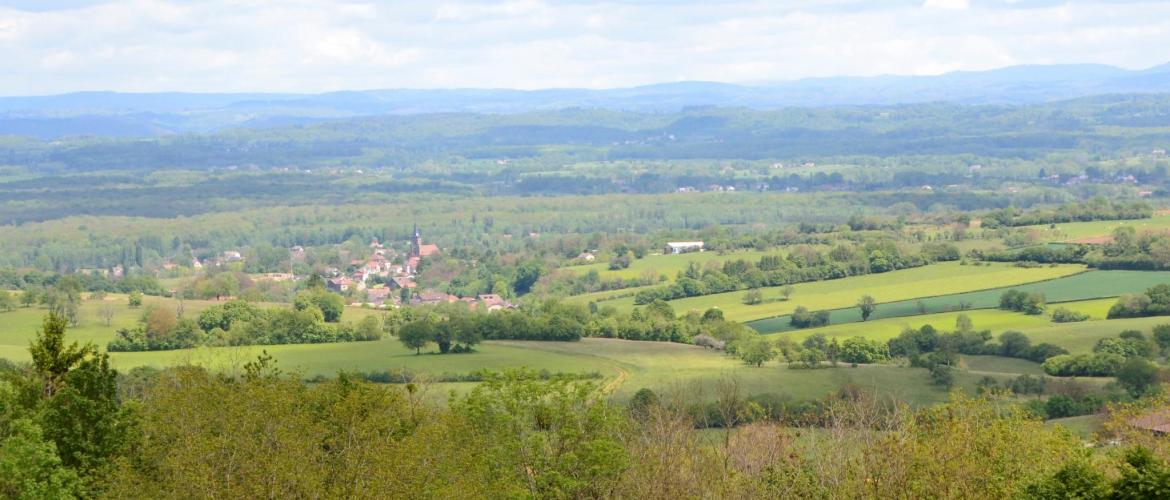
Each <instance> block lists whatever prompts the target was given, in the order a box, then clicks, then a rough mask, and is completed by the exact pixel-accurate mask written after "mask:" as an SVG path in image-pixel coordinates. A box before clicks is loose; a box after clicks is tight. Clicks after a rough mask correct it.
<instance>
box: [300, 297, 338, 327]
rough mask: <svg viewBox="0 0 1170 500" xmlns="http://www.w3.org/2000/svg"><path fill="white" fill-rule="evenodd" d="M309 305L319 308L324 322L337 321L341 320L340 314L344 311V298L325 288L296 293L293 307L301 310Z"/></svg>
mask: <svg viewBox="0 0 1170 500" xmlns="http://www.w3.org/2000/svg"><path fill="white" fill-rule="evenodd" d="M310 307H315V308H317V309H319V310H320V311H321V315H322V317H323V318H324V319H325V322H326V323H337V322H338V321H341V315H342V314H343V313H344V312H345V299H344V298H343V297H342V296H340V295H337V294H336V293H331V292H327V291H325V290H313V291H303V292H300V293H298V294H297V296H296V298H295V299H294V300H293V308H294V309H296V310H298V311H303V310H306V309H309V308H310Z"/></svg>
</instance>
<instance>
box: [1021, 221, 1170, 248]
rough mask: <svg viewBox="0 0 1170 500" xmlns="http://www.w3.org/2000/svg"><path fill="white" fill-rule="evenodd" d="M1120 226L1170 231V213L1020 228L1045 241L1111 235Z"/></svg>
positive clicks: (1138, 230) (1073, 239) (1152, 230)
mask: <svg viewBox="0 0 1170 500" xmlns="http://www.w3.org/2000/svg"><path fill="white" fill-rule="evenodd" d="M1119 227H1132V228H1134V230H1136V231H1137V232H1138V234H1141V233H1143V232H1159V233H1161V232H1166V231H1170V215H1155V216H1154V217H1151V218H1149V219H1136V220H1103V221H1091V222H1069V223H1065V224H1056V227H1055V228H1053V227H1050V225H1048V224H1041V225H1036V226H1021V227H1020V229H1024V230H1027V231H1034V232H1035V234H1037V235H1038V236H1040V237H1041V239H1042V240H1044V241H1070V242H1071V241H1077V240H1088V239H1092V238H1099V237H1105V236H1109V235H1111V234H1113V230H1114V229H1117V228H1119Z"/></svg>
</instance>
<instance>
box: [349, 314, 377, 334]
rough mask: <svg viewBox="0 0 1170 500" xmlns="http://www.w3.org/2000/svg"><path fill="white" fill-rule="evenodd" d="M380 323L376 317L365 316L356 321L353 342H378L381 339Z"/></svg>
mask: <svg viewBox="0 0 1170 500" xmlns="http://www.w3.org/2000/svg"><path fill="white" fill-rule="evenodd" d="M382 333H383V331H382V322H381V320H379V319H378V317H377V316H374V315H370V316H366V317H364V318H362V319H361V321H358V323H357V327H356V328H355V329H354V339H355V340H379V339H381V338H382Z"/></svg>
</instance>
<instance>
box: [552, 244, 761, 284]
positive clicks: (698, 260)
mask: <svg viewBox="0 0 1170 500" xmlns="http://www.w3.org/2000/svg"><path fill="white" fill-rule="evenodd" d="M777 254H779V252H776V251H774V250H770V251H766V252H760V251H754V250H751V251H742V252H692V253H683V254H667V255H662V254H655V255H647V256H645V257H643V258H641V259H635V260H634V261H632V262H630V267H628V268H626V269H615V270H612V271H611V270H610V269H609V263H608V262H595V263H593V264H586V265H580V266H569V267H564V268H561V270H563V271H570V272H574V273H577V274H586V273H588V272H590V271H597V273H598V274H599V275H600V276H601V279H603V280H608V279H613V278H622V279H631V278H640V277H642V276H644V275H647V273H649V274H650V275H652V276H656V277H657V276H665V277H666V279H667V280H670V281H673V280H674V278H675V276H677V275H678V273H679V272H681V271H685V270H686V269H687V266H689V265H690V264H691V263H692V262H694V263H695V264H698V265H699V266H704V265H706V264H707V263H708V262H711V261H717V262H720V263H722V262H724V261H728V260H739V259H743V260H746V261H748V262H755V261H758V260H760V257H763V256H765V255H777Z"/></svg>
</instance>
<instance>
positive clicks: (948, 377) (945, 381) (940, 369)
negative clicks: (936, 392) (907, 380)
mask: <svg viewBox="0 0 1170 500" xmlns="http://www.w3.org/2000/svg"><path fill="white" fill-rule="evenodd" d="M930 382H931V383H932V384H934V385H939V386H943V387H946V388H947V389H950V388H951V387H953V386H954V385H955V371H954V369H952V368H951V367H950V366H947V365H944V364H936V365H933V366H931V367H930Z"/></svg>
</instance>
